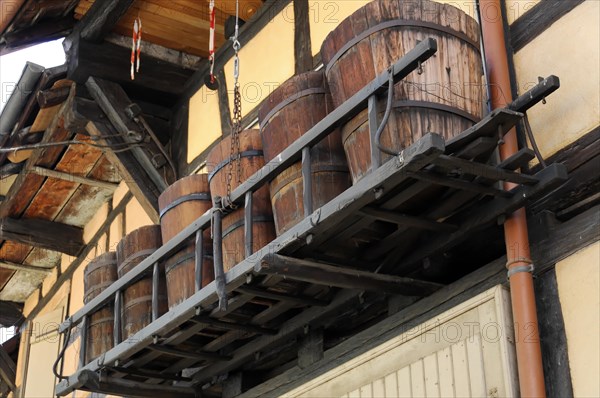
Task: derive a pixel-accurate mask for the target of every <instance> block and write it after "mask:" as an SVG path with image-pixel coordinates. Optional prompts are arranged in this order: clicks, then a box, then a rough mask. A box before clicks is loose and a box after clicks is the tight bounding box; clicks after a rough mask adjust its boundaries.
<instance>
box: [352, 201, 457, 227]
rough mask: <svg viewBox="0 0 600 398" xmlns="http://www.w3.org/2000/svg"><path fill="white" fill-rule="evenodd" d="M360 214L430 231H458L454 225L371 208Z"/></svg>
mask: <svg viewBox="0 0 600 398" xmlns="http://www.w3.org/2000/svg"><path fill="white" fill-rule="evenodd" d="M360 213H362V214H364V215H365V216H367V217H370V218H374V219H377V220H381V221H387V222H391V223H394V224H398V225H403V226H407V227H413V228H419V229H426V230H431V231H445V232H454V231H456V230H457V229H458V227H457V226H456V225H452V224H446V223H440V222H437V221H433V220H429V219H427V218H424V217H413V216H407V215H405V214H400V213H396V212H394V211H389V210H380V209H376V208H372V207H365V208H363V209H361V210H360Z"/></svg>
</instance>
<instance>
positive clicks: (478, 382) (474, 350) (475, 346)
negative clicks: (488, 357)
mask: <svg viewBox="0 0 600 398" xmlns="http://www.w3.org/2000/svg"><path fill="white" fill-rule="evenodd" d="M466 342H467V344H466V346H467V361H468V363H469V380H470V381H471V396H472V397H485V396H486V395H487V390H486V388H485V376H484V374H483V355H482V352H481V337H480V335H478V334H476V335H474V336H473V337H471V338H468V339H467V340H466Z"/></svg>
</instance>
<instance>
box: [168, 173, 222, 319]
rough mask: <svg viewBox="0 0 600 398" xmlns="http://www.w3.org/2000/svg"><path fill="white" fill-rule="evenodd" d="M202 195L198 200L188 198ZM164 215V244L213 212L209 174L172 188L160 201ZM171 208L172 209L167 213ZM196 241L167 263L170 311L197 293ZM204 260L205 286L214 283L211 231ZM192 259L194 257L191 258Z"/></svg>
mask: <svg viewBox="0 0 600 398" xmlns="http://www.w3.org/2000/svg"><path fill="white" fill-rule="evenodd" d="M196 194H199V195H201V196H202V197H197V198H196V199H193V198H190V197H189V195H196ZM184 197H188V198H190V199H192V200H186V201H182V202H181V203H179V204H178V205H176V206H173V207H171V206H172V204H174V203H175V202H176V201H179V200H181V199H182V198H184ZM158 206H159V209H160V212H161V224H160V225H161V233H162V240H163V242H168V241H169V240H170V239H172V238H173V237H174V236H175V235H177V234H178V233H179V232H181V231H182V230H183V229H185V228H186V227H187V226H189V225H190V224H191V223H193V222H194V221H196V220H197V219H198V218H199V217H200V216H202V215H203V214H204V213H206V212H207V211H208V210H210V209H211V208H212V202H211V200H210V189H209V185H208V176H207V174H195V175H191V176H187V177H184V178H182V179H180V180H178V181H177V182H175V183H174V184H172V185H171V186H169V187H168V188H167V189H166V190H165V191H164V192H163V193H162V194H161V195H160V197H159V198H158ZM169 207H171V208H170V209H168V208H169ZM193 240H194V239H193V238H191V239H190V241H189V242H188V243H187V244H186V245H184V247H182V248H181V249H180V250H179V251H178V252H177V253H175V254H173V255H172V256H171V257H170V258H169V259H167V260H166V261H165V263H164V266H165V274H166V282H167V301H168V304H169V309H171V308H173V307H174V306H176V305H177V304H179V303H181V302H183V301H184V300H185V299H186V298H188V297H190V296H192V295H193V294H194V293H195V260H194V257H193V254H194V252H195V244H194V242H193ZM202 242H203V251H204V254H205V256H204V259H203V262H202V276H203V278H202V286H203V287H204V286H206V285H207V284H209V283H210V282H211V281H212V280H213V279H214V271H213V263H212V257H211V256H212V240H211V237H210V230H209V229H207V230H205V231H204V233H203V234H202ZM190 256H191V257H190Z"/></svg>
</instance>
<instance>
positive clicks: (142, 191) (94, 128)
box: [86, 121, 159, 223]
mask: <svg viewBox="0 0 600 398" xmlns="http://www.w3.org/2000/svg"><path fill="white" fill-rule="evenodd" d="M86 130H87V131H88V133H89V134H90V135H92V136H94V137H114V136H115V134H117V132H116V131H115V129H114V128H113V127H112V125H110V124H108V123H102V122H93V121H90V122H89V123H88V124H87V126H86ZM97 142H98V143H101V144H103V145H106V144H109V143H114V142H119V141H117V140H115V139H112V138H104V139H99V140H97ZM104 156H105V157H106V158H107V159H109V160H110V162H111V164H112V165H113V166H114V167H115V168H116V170H117V171H118V174H119V175H121V177H122V178H123V181H125V183H126V184H127V187H128V188H129V190H130V191H131V192H132V193H133V195H134V196H135V198H136V199H137V200H138V202H139V203H140V205H141V206H142V208H143V209H144V210H145V211H146V214H147V215H148V217H150V219H151V220H152V221H153V222H154V223H158V221H159V219H158V210H157V209H158V196H159V192H158V190H157V189H156V187H155V186H154V183H153V182H152V181H151V180H150V178H149V177H148V175H147V174H146V173H144V172H143V171H142V170H140V167H139V165H138V163H137V162H136V160H135V159H134V158H133V155H131V154H130V153H127V152H119V153H115V152H114V151H106V152H105V153H104Z"/></svg>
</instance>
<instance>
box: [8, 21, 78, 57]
mask: <svg viewBox="0 0 600 398" xmlns="http://www.w3.org/2000/svg"><path fill="white" fill-rule="evenodd" d="M74 24H75V19H73V17H72V16H66V17H63V18H60V19H53V20H48V21H44V22H41V23H37V24H35V25H33V26H31V27H26V28H24V29H20V30H17V31H14V32H11V33H7V34H5V35H4V36H3V37H4V43H5V44H4V45H2V47H1V48H0V53H1V54H5V53H9V52H12V51H15V50H18V49H20V48H23V47H28V46H31V45H34V44H40V43H43V42H48V41H52V40H56V39H59V38H61V37H64V36H66V35H68V34H69V33H70V32H71V30H72V29H73V25H74Z"/></svg>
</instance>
